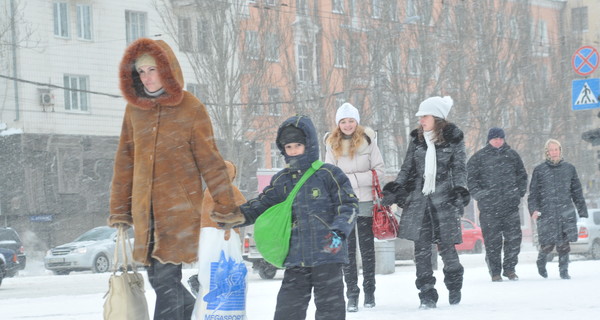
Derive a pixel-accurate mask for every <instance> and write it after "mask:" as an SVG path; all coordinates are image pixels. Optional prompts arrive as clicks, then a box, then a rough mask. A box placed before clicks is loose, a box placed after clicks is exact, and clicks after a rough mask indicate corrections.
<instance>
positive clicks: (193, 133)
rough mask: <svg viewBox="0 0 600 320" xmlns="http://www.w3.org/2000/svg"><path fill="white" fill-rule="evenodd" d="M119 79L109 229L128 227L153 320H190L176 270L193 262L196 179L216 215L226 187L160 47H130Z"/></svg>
mask: <svg viewBox="0 0 600 320" xmlns="http://www.w3.org/2000/svg"><path fill="white" fill-rule="evenodd" d="M119 80H120V87H121V92H122V93H123V96H124V97H125V99H126V100H127V106H126V108H125V115H124V119H123V127H122V131H121V138H120V141H119V146H118V149H117V153H116V157H115V165H114V175H113V181H112V189H111V199H110V217H109V219H108V224H109V225H110V226H113V227H116V226H131V225H133V226H134V227H135V243H134V251H133V258H134V259H135V260H136V261H138V262H141V263H143V264H145V265H146V266H147V270H148V278H149V281H150V284H151V285H152V287H153V288H154V290H155V292H156V305H155V310H154V319H155V320H157V319H169V320H178V319H190V317H191V313H192V310H193V308H194V302H195V299H194V297H193V296H192V295H191V294H190V293H189V292H188V291H187V290H186V289H185V287H184V286H183V284H182V283H181V264H182V263H193V262H195V261H196V260H197V251H198V237H199V232H200V208H201V205H202V199H203V188H202V179H204V181H205V182H206V184H207V186H208V188H209V189H210V190H211V194H212V197H213V199H214V203H215V206H214V210H215V211H217V212H221V213H228V212H233V211H234V209H235V208H236V206H235V203H234V202H233V199H234V198H233V192H232V188H231V180H230V179H229V176H228V175H227V169H226V167H225V162H224V161H223V158H222V157H221V155H220V154H219V151H218V150H217V147H216V145H215V141H214V137H213V130H212V125H211V122H210V118H209V116H208V113H207V111H206V108H205V107H204V105H203V104H202V103H201V102H200V101H199V100H198V99H196V98H195V97H194V96H193V95H192V94H190V93H188V92H186V91H184V90H183V75H182V72H181V68H180V66H179V62H178V61H177V58H176V57H175V54H174V53H173V51H172V50H171V48H170V47H169V46H168V45H167V44H166V43H165V42H163V41H161V40H158V41H155V40H151V39H147V38H142V39H138V40H136V41H135V42H133V43H132V44H131V45H130V46H129V47H128V48H127V49H126V51H125V55H124V57H123V59H122V61H121V65H120V70H119Z"/></svg>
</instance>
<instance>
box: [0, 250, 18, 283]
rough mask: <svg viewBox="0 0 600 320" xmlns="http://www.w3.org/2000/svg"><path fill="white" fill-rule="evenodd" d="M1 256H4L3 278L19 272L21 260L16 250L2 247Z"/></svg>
mask: <svg viewBox="0 0 600 320" xmlns="http://www.w3.org/2000/svg"><path fill="white" fill-rule="evenodd" d="M0 256H2V258H4V259H3V260H4V262H3V263H4V266H3V270H2V273H3V278H12V277H14V276H16V275H17V274H19V270H21V269H20V268H19V260H18V257H17V254H16V253H15V251H14V250H11V249H6V248H0Z"/></svg>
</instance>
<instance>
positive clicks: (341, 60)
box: [333, 40, 346, 68]
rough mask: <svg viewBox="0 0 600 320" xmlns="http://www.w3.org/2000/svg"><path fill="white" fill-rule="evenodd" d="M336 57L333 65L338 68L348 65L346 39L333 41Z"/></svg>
mask: <svg viewBox="0 0 600 320" xmlns="http://www.w3.org/2000/svg"><path fill="white" fill-rule="evenodd" d="M333 52H334V55H335V57H334V59H335V61H334V62H333V66H334V67H336V68H345V67H346V43H345V42H344V40H334V41H333Z"/></svg>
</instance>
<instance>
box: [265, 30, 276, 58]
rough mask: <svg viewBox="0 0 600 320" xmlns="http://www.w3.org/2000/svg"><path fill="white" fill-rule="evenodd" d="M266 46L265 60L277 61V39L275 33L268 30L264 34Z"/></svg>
mask: <svg viewBox="0 0 600 320" xmlns="http://www.w3.org/2000/svg"><path fill="white" fill-rule="evenodd" d="M265 42H266V44H267V45H266V47H267V60H269V61H279V39H278V38H277V34H276V33H272V32H269V33H267V34H266V35H265Z"/></svg>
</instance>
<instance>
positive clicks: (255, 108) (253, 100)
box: [248, 87, 262, 115]
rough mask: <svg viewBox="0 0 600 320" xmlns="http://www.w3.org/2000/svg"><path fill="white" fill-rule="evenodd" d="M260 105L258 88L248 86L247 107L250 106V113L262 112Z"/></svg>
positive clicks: (257, 113)
mask: <svg viewBox="0 0 600 320" xmlns="http://www.w3.org/2000/svg"><path fill="white" fill-rule="evenodd" d="M261 107H262V103H261V98H260V88H258V87H250V89H248V108H250V113H251V114H253V115H260V114H262V112H261Z"/></svg>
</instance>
